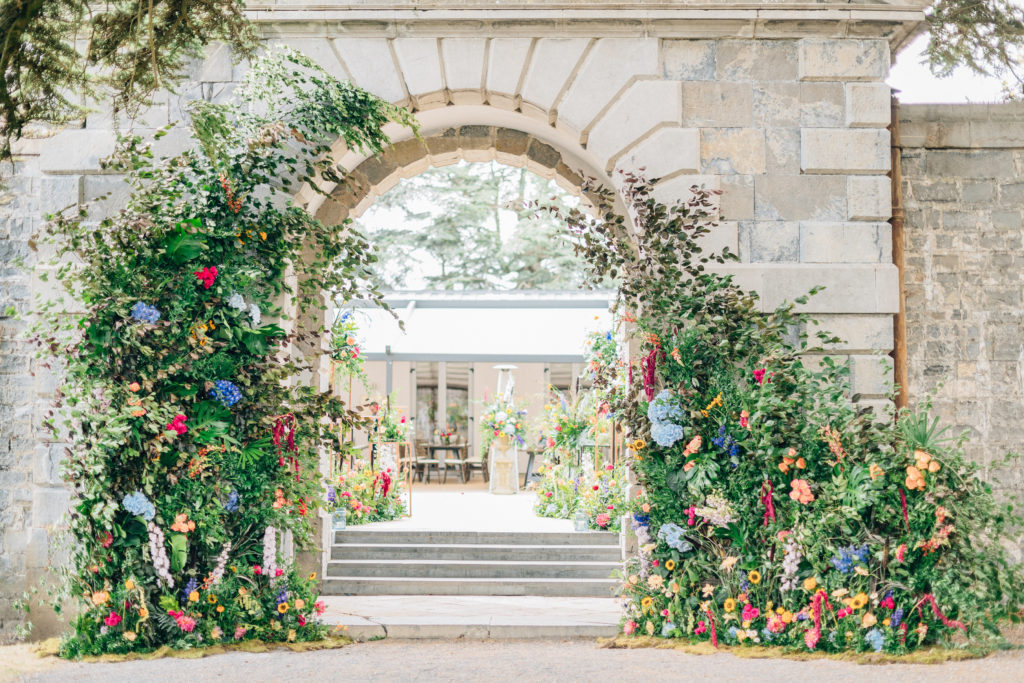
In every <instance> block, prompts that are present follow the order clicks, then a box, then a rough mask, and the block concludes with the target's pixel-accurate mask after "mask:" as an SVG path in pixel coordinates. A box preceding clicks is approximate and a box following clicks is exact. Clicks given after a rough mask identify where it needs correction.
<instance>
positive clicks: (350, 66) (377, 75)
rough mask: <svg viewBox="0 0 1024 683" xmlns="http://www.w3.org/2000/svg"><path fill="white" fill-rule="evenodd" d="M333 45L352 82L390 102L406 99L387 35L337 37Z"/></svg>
mask: <svg viewBox="0 0 1024 683" xmlns="http://www.w3.org/2000/svg"><path fill="white" fill-rule="evenodd" d="M334 47H335V48H336V49H337V50H338V55H339V56H340V57H341V60H342V62H344V64H345V67H346V69H347V70H348V72H349V74H350V75H351V76H352V82H353V83H355V84H356V85H358V86H359V87H361V88H364V89H366V90H368V91H369V92H371V93H373V94H374V95H376V96H377V97H380V98H382V99H384V100H387V101H388V102H391V103H395V104H397V103H399V102H404V101H405V100H406V91H405V83H404V81H403V80H402V75H401V73H400V72H399V71H398V67H397V65H396V64H395V60H394V57H393V56H392V55H391V47H390V45H388V40H387V39H386V38H336V39H335V40H334Z"/></svg>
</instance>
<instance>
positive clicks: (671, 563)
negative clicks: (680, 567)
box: [665, 560, 676, 571]
mask: <svg viewBox="0 0 1024 683" xmlns="http://www.w3.org/2000/svg"><path fill="white" fill-rule="evenodd" d="M675 568H676V561H675V560H666V561H665V569H667V570H669V571H672V570H673V569H675Z"/></svg>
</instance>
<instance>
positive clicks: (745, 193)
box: [717, 175, 754, 221]
mask: <svg viewBox="0 0 1024 683" xmlns="http://www.w3.org/2000/svg"><path fill="white" fill-rule="evenodd" d="M717 177H718V178H719V187H720V188H721V190H722V194H721V195H720V196H719V197H718V202H719V215H720V216H721V218H723V219H725V220H732V221H735V220H748V219H751V218H753V217H754V176H750V175H727V176H717Z"/></svg>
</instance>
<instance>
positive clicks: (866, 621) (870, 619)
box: [860, 612, 878, 628]
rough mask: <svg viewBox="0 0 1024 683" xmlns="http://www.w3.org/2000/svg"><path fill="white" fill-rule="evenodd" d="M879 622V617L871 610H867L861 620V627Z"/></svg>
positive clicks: (867, 626)
mask: <svg viewBox="0 0 1024 683" xmlns="http://www.w3.org/2000/svg"><path fill="white" fill-rule="evenodd" d="M877 623H878V619H876V618H875V615H874V614H872V613H871V612H865V613H864V616H863V618H861V620H860V625H861V628H871V627H872V626H874V625H875V624H877Z"/></svg>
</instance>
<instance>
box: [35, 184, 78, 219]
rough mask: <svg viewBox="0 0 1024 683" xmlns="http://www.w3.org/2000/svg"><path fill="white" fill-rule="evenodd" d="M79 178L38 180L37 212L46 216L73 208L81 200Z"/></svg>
mask: <svg viewBox="0 0 1024 683" xmlns="http://www.w3.org/2000/svg"><path fill="white" fill-rule="evenodd" d="M81 192H82V178H81V176H52V177H43V178H42V179H41V180H40V189H39V210H40V211H41V212H42V213H43V215H44V216H45V215H46V214H51V213H57V212H58V211H62V210H64V209H68V208H71V209H72V210H73V209H74V207H75V206H76V205H77V204H78V203H79V202H80V201H81V200H82V196H81Z"/></svg>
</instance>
